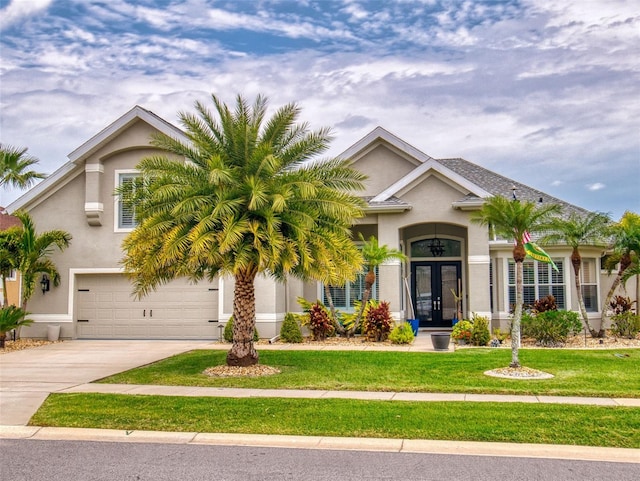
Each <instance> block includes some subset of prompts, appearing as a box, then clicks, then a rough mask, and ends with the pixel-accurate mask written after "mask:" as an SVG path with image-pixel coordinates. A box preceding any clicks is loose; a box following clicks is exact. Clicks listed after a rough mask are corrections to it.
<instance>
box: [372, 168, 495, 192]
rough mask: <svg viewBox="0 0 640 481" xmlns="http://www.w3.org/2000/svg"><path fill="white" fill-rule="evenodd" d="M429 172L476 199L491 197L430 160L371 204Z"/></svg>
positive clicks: (387, 189) (391, 186)
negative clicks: (456, 185) (462, 189)
mask: <svg viewBox="0 0 640 481" xmlns="http://www.w3.org/2000/svg"><path fill="white" fill-rule="evenodd" d="M429 171H434V172H438V173H439V174H441V175H442V176H444V177H445V178H447V179H449V180H450V181H451V182H454V183H456V184H458V185H459V186H461V187H463V188H464V189H466V190H468V191H469V192H471V193H472V194H475V195H477V196H478V197H482V198H485V197H490V196H491V194H490V193H489V192H487V191H486V190H484V189H482V188H480V187H479V186H477V185H476V184H474V183H473V182H469V181H468V180H467V179H465V178H464V177H462V176H461V175H459V174H456V173H455V172H454V171H452V170H451V169H448V168H446V167H445V166H444V165H442V164H441V163H439V162H438V161H437V160H435V159H431V158H430V159H429V160H428V161H426V162H425V163H424V164H422V165H421V166H419V167H416V168H415V169H413V170H412V171H411V172H409V173H408V174H407V175H405V176H404V177H402V178H401V179H400V180H398V181H397V182H395V183H394V184H392V185H390V186H389V187H387V188H386V189H385V190H383V191H382V192H381V193H379V194H378V195H376V196H375V197H374V198H373V199H371V202H384V201H385V200H388V199H389V198H390V197H392V196H394V195H396V194H397V193H398V192H399V191H401V190H403V189H405V188H406V187H408V186H410V185H411V184H412V183H414V182H415V181H417V180H418V179H420V177H422V176H423V175H426V174H428V173H429Z"/></svg>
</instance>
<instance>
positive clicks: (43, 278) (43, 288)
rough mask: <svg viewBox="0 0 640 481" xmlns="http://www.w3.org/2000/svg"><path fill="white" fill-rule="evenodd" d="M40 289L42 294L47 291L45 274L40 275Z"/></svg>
mask: <svg viewBox="0 0 640 481" xmlns="http://www.w3.org/2000/svg"><path fill="white" fill-rule="evenodd" d="M40 288H41V289H42V294H43V295H44V293H45V292H48V291H49V276H47V275H46V274H42V279H41V280H40Z"/></svg>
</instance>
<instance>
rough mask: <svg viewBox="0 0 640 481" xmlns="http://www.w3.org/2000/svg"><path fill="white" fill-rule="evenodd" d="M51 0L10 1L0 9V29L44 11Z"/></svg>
mask: <svg viewBox="0 0 640 481" xmlns="http://www.w3.org/2000/svg"><path fill="white" fill-rule="evenodd" d="M52 2H53V0H11V1H10V2H9V5H7V6H6V7H4V8H2V9H0V29H4V28H6V27H7V26H9V25H11V24H13V23H16V22H18V21H20V20H21V19H23V18H25V17H29V16H32V15H35V14H37V13H40V12H41V11H43V10H45V9H46V8H47V7H48V6H49V5H51V3H52Z"/></svg>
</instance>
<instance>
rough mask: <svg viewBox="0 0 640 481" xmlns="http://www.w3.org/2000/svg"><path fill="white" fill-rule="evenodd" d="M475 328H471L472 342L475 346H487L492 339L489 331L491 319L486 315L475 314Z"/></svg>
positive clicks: (473, 320) (473, 319)
mask: <svg viewBox="0 0 640 481" xmlns="http://www.w3.org/2000/svg"><path fill="white" fill-rule="evenodd" d="M472 324H473V329H472V330H471V343H472V344H473V345H474V346H486V345H487V344H489V341H490V340H491V333H490V332H489V319H488V318H486V317H484V316H478V315H477V314H474V315H473V318H472Z"/></svg>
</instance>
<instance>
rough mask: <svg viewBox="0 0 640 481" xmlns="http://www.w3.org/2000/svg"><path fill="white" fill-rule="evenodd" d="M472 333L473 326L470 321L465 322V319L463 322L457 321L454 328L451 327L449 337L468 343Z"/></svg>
mask: <svg viewBox="0 0 640 481" xmlns="http://www.w3.org/2000/svg"><path fill="white" fill-rule="evenodd" d="M472 332H473V324H472V323H471V321H467V320H466V319H465V320H463V321H459V322H458V323H457V324H456V325H455V326H453V332H452V333H451V337H452V338H453V339H458V340H463V341H466V342H469V341H470V340H471V333H472Z"/></svg>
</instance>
